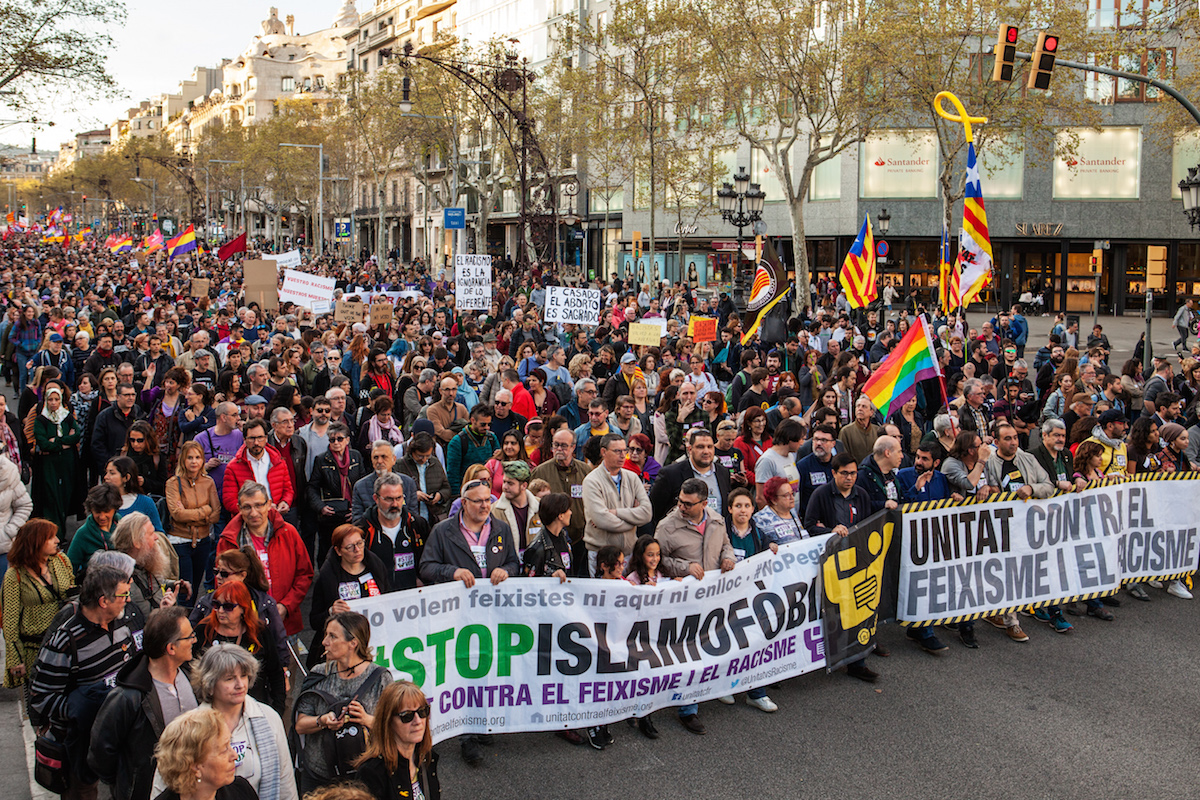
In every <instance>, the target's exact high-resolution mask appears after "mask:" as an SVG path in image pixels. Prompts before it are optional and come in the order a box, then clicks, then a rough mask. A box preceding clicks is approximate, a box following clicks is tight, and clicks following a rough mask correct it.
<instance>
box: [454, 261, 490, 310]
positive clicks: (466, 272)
mask: <svg viewBox="0 0 1200 800" xmlns="http://www.w3.org/2000/svg"><path fill="white" fill-rule="evenodd" d="M454 304H455V305H456V306H458V308H460V309H462V310H464V311H487V310H488V309H489V308H491V307H492V257H491V256H487V255H484V256H474V255H464V254H460V255H456V256H455V257H454Z"/></svg>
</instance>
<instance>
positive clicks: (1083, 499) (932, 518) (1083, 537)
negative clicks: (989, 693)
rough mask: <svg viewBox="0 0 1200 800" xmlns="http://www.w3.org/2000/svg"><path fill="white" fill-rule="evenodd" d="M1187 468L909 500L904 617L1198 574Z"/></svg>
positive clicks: (1197, 489)
mask: <svg viewBox="0 0 1200 800" xmlns="http://www.w3.org/2000/svg"><path fill="white" fill-rule="evenodd" d="M1179 474H1180V475H1186V478H1185V479H1182V480H1173V479H1171V478H1172V476H1171V475H1169V474H1168V475H1163V476H1161V478H1163V479H1158V478H1159V476H1148V478H1147V479H1142V478H1141V477H1140V476H1139V477H1138V478H1135V479H1133V480H1130V481H1125V482H1122V483H1117V484H1112V485H1107V486H1099V487H1096V488H1091V489H1086V490H1084V491H1082V492H1077V493H1069V494H1060V495H1055V496H1054V497H1050V498H1048V499H1045V500H1028V501H1026V500H1018V499H1006V500H998V501H993V502H985V503H977V502H969V503H954V502H950V501H938V502H930V503H915V504H913V505H908V506H905V507H904V517H903V530H904V541H903V545H902V558H901V561H900V592H899V606H898V612H899V618H900V620H901V621H902V622H903V623H905V624H916V625H924V624H929V623H936V622H954V621H961V620H964V619H973V618H977V617H980V616H987V615H992V614H997V613H1002V612H1010V611H1013V610H1015V609H1018V608H1027V607H1030V606H1044V605H1049V604H1052V603H1062V602H1067V601H1071V600H1082V599H1087V598H1091V597H1096V596H1099V595H1105V594H1109V593H1111V592H1113V591H1115V590H1116V589H1118V588H1120V586H1121V584H1122V583H1125V582H1128V581H1134V580H1146V579H1149V578H1175V577H1179V576H1181V575H1184V574H1188V573H1191V572H1193V571H1195V570H1196V568H1197V566H1198V565H1200V537H1197V524H1198V521H1200V480H1197V479H1196V473H1179Z"/></svg>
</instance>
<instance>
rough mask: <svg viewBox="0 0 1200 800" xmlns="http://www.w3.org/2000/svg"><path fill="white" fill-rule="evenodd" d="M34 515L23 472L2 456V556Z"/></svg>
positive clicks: (0, 517) (0, 467)
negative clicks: (22, 481) (22, 476)
mask: <svg viewBox="0 0 1200 800" xmlns="http://www.w3.org/2000/svg"><path fill="white" fill-rule="evenodd" d="M31 513H33V500H32V499H31V498H30V497H29V492H28V490H26V488H25V484H23V483H21V470H20V468H19V467H17V465H16V464H14V463H13V462H12V461H9V459H8V457H7V456H3V455H0V555H8V551H9V549H10V548H12V543H13V538H14V537H15V536H16V535H17V531H18V530H20V529H21V526H22V525H24V524H25V523H26V522H27V521H28V520H29V515H30V514H31Z"/></svg>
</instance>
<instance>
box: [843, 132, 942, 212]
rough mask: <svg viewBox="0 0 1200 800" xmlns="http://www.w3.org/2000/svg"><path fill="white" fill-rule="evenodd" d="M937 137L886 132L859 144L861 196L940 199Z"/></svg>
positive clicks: (912, 133) (915, 133) (928, 134)
mask: <svg viewBox="0 0 1200 800" xmlns="http://www.w3.org/2000/svg"><path fill="white" fill-rule="evenodd" d="M937 165H938V151H937V137H936V135H935V134H934V133H933V132H932V131H924V130H922V131H900V130H896V131H884V132H880V133H876V134H873V135H871V136H869V137H868V138H867V140H866V141H865V142H863V143H862V144H861V145H859V196H860V197H864V198H866V197H878V198H888V197H901V198H903V197H914V198H915V197H937Z"/></svg>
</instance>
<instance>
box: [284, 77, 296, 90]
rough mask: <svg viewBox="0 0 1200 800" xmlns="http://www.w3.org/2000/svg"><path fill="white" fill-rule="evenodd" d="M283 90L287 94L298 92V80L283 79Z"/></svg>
mask: <svg viewBox="0 0 1200 800" xmlns="http://www.w3.org/2000/svg"><path fill="white" fill-rule="evenodd" d="M282 89H283V91H285V92H294V91H296V79H295V78H291V77H288V78H284V79H283V87H282Z"/></svg>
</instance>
